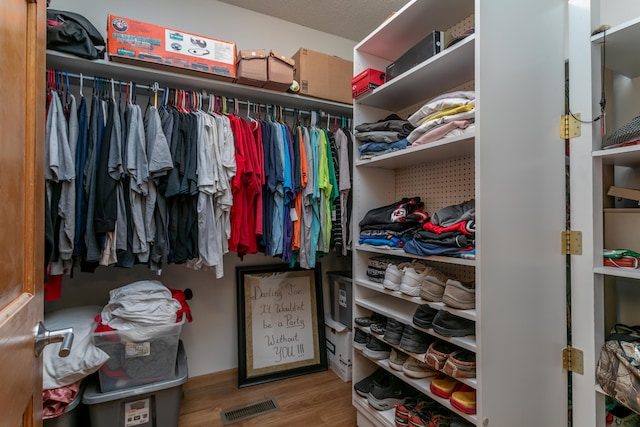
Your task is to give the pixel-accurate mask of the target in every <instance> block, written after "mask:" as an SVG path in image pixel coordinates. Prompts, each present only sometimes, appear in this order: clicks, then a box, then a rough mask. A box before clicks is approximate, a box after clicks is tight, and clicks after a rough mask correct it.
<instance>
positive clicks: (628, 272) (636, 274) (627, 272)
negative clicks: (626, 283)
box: [593, 267, 640, 280]
mask: <svg viewBox="0 0 640 427" xmlns="http://www.w3.org/2000/svg"><path fill="white" fill-rule="evenodd" d="M593 272H594V273H596V274H602V275H605V276H616V277H623V278H626V279H637V280H640V270H636V269H627V268H616V267H595V268H594V269H593Z"/></svg>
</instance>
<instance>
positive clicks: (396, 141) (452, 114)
mask: <svg viewBox="0 0 640 427" xmlns="http://www.w3.org/2000/svg"><path fill="white" fill-rule="evenodd" d="M474 128H475V92H474V91H454V92H448V93H445V94H442V95H440V96H437V97H435V98H433V99H431V100H429V101H427V102H426V103H425V104H424V105H423V106H422V107H420V108H419V109H418V110H417V111H416V112H414V113H413V114H412V115H411V116H409V118H408V119H407V120H403V119H402V118H400V117H399V116H397V115H396V114H391V115H390V116H388V117H386V118H384V119H382V120H379V121H377V122H373V123H361V124H359V125H357V126H356V128H355V130H356V133H355V137H356V139H357V140H358V143H359V146H358V151H359V152H360V159H361V160H364V159H371V158H374V157H376V156H380V155H382V154H386V153H391V152H394V151H398V150H404V149H406V148H411V147H417V146H419V145H423V144H427V143H430V142H434V141H437V140H440V139H442V138H448V137H453V136H458V135H463V134H464V133H466V132H470V131H472V130H473V129H474Z"/></svg>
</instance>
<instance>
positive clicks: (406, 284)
mask: <svg viewBox="0 0 640 427" xmlns="http://www.w3.org/2000/svg"><path fill="white" fill-rule="evenodd" d="M426 270H427V267H426V266H425V265H423V264H420V263H413V264H411V266H410V267H406V268H405V269H404V274H403V275H402V282H401V283H400V292H402V293H403V294H406V295H409V296H412V297H417V296H419V295H420V289H421V287H422V281H423V280H424V277H425V274H426Z"/></svg>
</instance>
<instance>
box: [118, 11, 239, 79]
mask: <svg viewBox="0 0 640 427" xmlns="http://www.w3.org/2000/svg"><path fill="white" fill-rule="evenodd" d="M107 50H108V53H109V59H110V60H111V61H116V62H123V63H128V64H133V65H138V66H140V65H143V66H146V67H151V68H156V69H163V70H167V69H168V68H170V69H173V70H176V69H177V70H180V72H182V73H185V74H193V75H198V76H202V74H203V73H207V76H209V77H210V78H212V79H216V80H224V81H233V80H234V79H235V77H236V44H235V43H232V42H226V41H223V40H217V39H212V38H207V37H203V36H200V35H197V34H191V33H185V32H183V31H178V30H174V29H171V28H166V27H161V26H159V25H154V24H148V23H146V22H141V21H136V20H134V19H129V18H123V17H121V16H115V15H109V18H108V25H107Z"/></svg>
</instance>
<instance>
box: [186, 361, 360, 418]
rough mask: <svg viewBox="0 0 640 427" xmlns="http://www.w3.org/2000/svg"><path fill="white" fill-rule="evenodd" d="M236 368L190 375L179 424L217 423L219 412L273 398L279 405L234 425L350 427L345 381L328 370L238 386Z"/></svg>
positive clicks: (350, 408)
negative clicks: (271, 410)
mask: <svg viewBox="0 0 640 427" xmlns="http://www.w3.org/2000/svg"><path fill="white" fill-rule="evenodd" d="M237 376H238V372H237V370H235V369H233V370H229V371H224V372H220V373H216V374H211V375H204V376H200V377H195V378H190V379H189V380H188V381H187V383H186V384H185V385H184V386H183V392H184V397H183V399H182V405H181V408H180V424H179V427H221V426H222V421H221V419H220V413H221V412H223V411H225V410H228V409H234V408H237V407H239V406H242V405H246V404H250V403H254V402H257V401H260V400H263V399H268V398H274V399H275V400H276V401H277V402H278V405H279V406H280V409H279V410H277V411H275V412H271V413H267V414H264V415H260V416H257V417H254V418H251V419H248V420H246V421H240V422H238V423H235V424H232V426H234V427H241V426H244V427H250V426H260V427H281V426H314V427H323V426H326V427H343V426H344V427H354V426H355V425H356V410H355V408H354V407H353V406H352V404H351V387H352V383H351V382H344V381H342V380H341V379H340V378H339V377H338V376H337V375H336V374H335V373H334V372H333V371H332V370H328V371H326V372H320V373H316V374H309V375H303V376H300V377H296V378H290V379H285V380H280V381H274V382H270V383H267V384H261V385H255V386H250V387H245V388H241V389H239V388H238V386H237V384H238V379H237Z"/></svg>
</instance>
